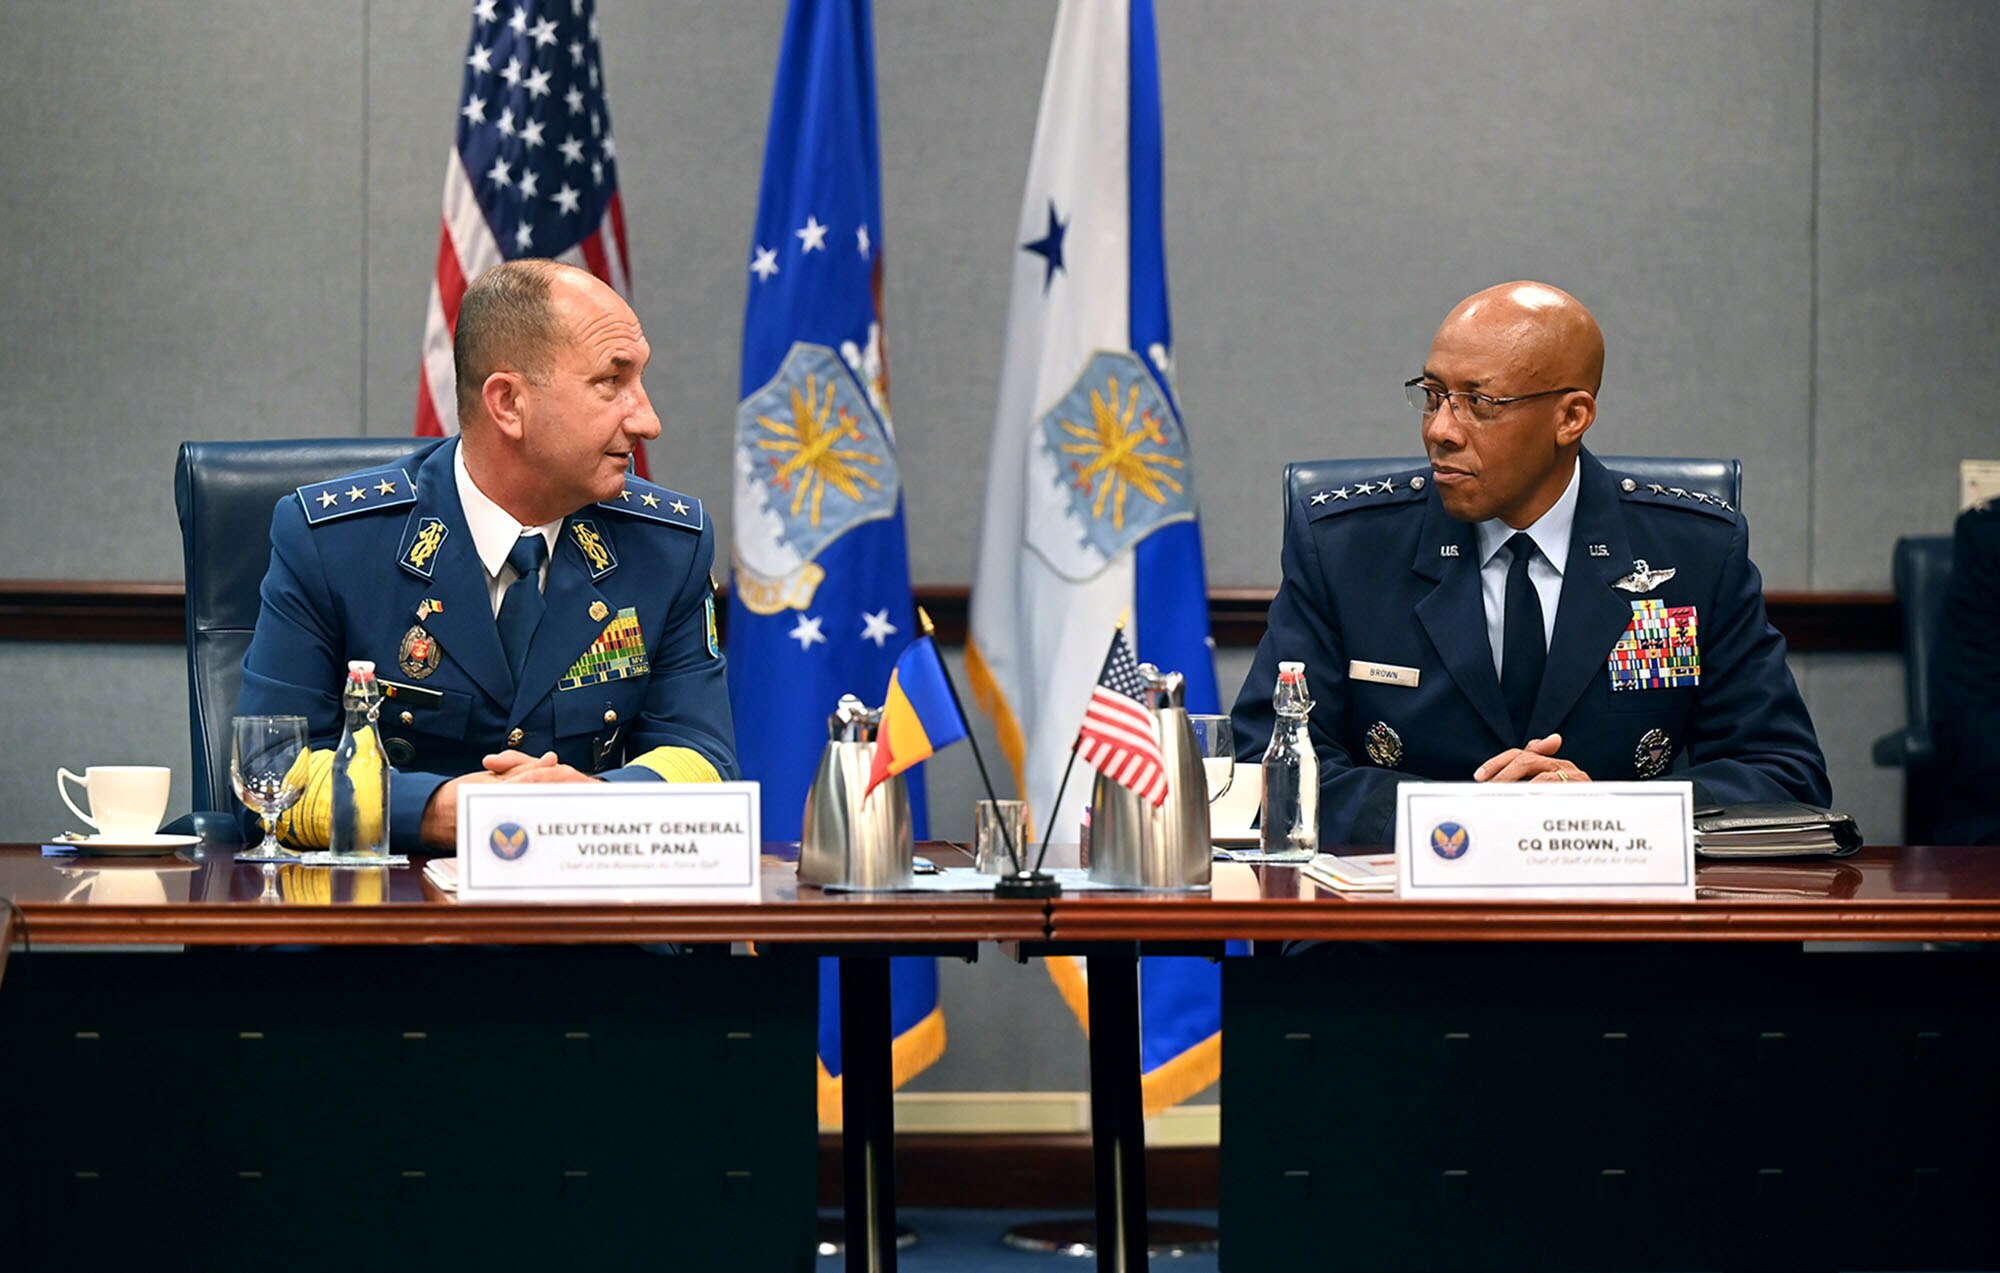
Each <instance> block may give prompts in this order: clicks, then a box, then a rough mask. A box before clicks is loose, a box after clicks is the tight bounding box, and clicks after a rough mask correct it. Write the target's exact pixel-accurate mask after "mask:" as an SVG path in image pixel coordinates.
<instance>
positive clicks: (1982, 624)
mask: <svg viewBox="0 0 2000 1273" xmlns="http://www.w3.org/2000/svg"><path fill="white" fill-rule="evenodd" d="M1932 668H1933V672H1932V675H1933V677H1934V678H1935V682H1934V684H1933V687H1932V689H1931V696H1932V701H1933V702H1934V703H1935V704H1936V707H1935V720H1936V725H1935V730H1934V733H1935V738H1936V743H1937V765H1938V809H1937V822H1936V824H1935V826H1934V828H1933V831H1932V834H1933V836H1934V837H1935V838H1936V840H1937V842H1938V843H1939V844H2000V789H1996V781H2000V501H1989V502H1987V503H1984V504H1979V505H1975V506H1974V507H1972V508H1968V509H1966V510H1965V511H1964V512H1963V513H1960V514H1959V515H1958V526H1957V529H1956V531H1955V532H1954V534H1953V536H1952V547H1951V585H1950V587H1949V588H1947V589H1946V591H1945V598H1944V609H1943V612H1942V614H1941V616H1940V620H1939V623H1938V635H1937V647H1936V654H1935V657H1934V659H1933V661H1932Z"/></svg>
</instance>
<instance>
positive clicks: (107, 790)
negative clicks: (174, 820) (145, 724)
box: [56, 765, 174, 840]
mask: <svg viewBox="0 0 2000 1273" xmlns="http://www.w3.org/2000/svg"><path fill="white" fill-rule="evenodd" d="M65 778H67V779H68V780H69V781H71V782H73V783H75V784H76V785H77V786H79V787H82V788H83V790H84V794H85V795H86V796H87V797H88V798H89V801H90V812H89V813H85V812H84V811H83V810H81V809H79V808H77V807H76V801H74V800H72V799H70V798H69V788H67V787H65V786H63V779H65ZM173 778H174V771H173V770H171V769H169V768H167V767H166V766H165V765H92V766H90V767H89V768H87V769H85V770H84V771H83V776H82V777H78V776H77V775H76V774H73V773H71V772H70V771H69V770H67V769H58V770H56V794H57V795H59V796H61V797H62V800H63V803H64V804H66V805H68V806H69V811H70V812H71V813H73V814H75V815H76V816H77V817H79V818H82V819H83V820H84V822H85V823H87V824H88V825H89V826H90V827H91V829H92V830H94V831H96V832H97V833H98V834H99V835H100V836H103V837H104V838H105V839H108V840H127V839H138V838H143V837H145V836H149V835H152V834H153V833H154V832H155V831H158V830H159V829H160V819H162V818H164V817H166V815H167V791H168V788H169V787H171V786H172V784H173Z"/></svg>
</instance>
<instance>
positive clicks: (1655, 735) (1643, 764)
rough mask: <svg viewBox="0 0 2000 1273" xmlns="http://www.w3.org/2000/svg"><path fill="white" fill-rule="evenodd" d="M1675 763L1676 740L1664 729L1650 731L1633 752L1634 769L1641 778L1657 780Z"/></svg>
mask: <svg viewBox="0 0 2000 1273" xmlns="http://www.w3.org/2000/svg"><path fill="white" fill-rule="evenodd" d="M1673 763H1674V740H1673V739H1671V738H1669V737H1668V736H1667V731H1666V730H1664V729H1649V730H1647V731H1646V732H1645V734H1644V735H1643V736H1642V737H1641V738H1640V739H1639V745H1638V746H1637V747H1636V748H1634V749H1633V751H1632V769H1633V771H1634V772H1636V773H1637V774H1638V775H1639V776H1640V777H1641V778H1657V777H1659V776H1660V775H1661V774H1663V773H1665V772H1667V766H1668V765H1671V764H1673Z"/></svg>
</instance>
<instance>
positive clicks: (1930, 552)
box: [1875, 535, 1952, 844]
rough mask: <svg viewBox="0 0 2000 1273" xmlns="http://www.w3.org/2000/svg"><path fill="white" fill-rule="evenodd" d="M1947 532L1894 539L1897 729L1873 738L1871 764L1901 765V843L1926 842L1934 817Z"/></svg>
mask: <svg viewBox="0 0 2000 1273" xmlns="http://www.w3.org/2000/svg"><path fill="white" fill-rule="evenodd" d="M1951 542H1952V541H1951V536H1950V535H1906V536H1904V537H1903V538H1901V539H1899V540H1897V541H1896V555H1895V580H1896V600H1897V601H1898V602H1900V603H1901V604H1902V608H1903V699H1904V710H1905V712H1906V715H1907V719H1906V723H1905V724H1904V725H1903V727H1902V728H1901V729H1897V730H1893V731H1891V732H1889V733H1887V734H1884V735H1882V736H1881V737H1880V738H1878V739H1876V740H1875V763H1876V764H1877V765H1880V766H1882V767H1884V768H1895V767H1898V766H1900V767H1901V768H1902V770H1903V843H1905V844H1929V843H1930V842H1931V832H1932V828H1933V826H1934V825H1935V823H1936V821H1937V748H1936V742H1935V740H1934V739H1933V738H1932V737H1931V722H1932V721H1933V720H1934V719H1935V718H1936V715H1937V713H1936V710H1935V708H1936V703H1935V700H1934V699H1933V698H1932V695H1931V685H1932V681H1933V680H1934V678H1935V676H1936V668H1935V666H1934V655H1935V654H1936V649H1935V647H1936V645H1937V631H1938V623H1939V621H1940V620H1941V619H1942V618H1943V617H1944V595H1945V593H1946V592H1947V591H1948V590H1949V589H1950V587H1951Z"/></svg>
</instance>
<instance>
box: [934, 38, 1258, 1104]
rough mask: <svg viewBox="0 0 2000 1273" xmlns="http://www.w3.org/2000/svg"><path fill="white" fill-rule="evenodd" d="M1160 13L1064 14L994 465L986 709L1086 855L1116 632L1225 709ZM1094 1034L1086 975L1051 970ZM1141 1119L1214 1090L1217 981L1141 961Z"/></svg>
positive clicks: (1191, 692) (973, 669) (1035, 793)
mask: <svg viewBox="0 0 2000 1273" xmlns="http://www.w3.org/2000/svg"><path fill="white" fill-rule="evenodd" d="M1160 158H1161V156H1160V89H1159V66H1158V57H1157V54H1156V52H1155V47H1154V34H1153V6H1152V3H1151V0H1102V2H1099V0H1091V2H1089V3H1079V2H1077V0H1063V4H1062V7H1061V9H1060V10H1059V11H1058V13H1057V15H1056V28H1055V36H1054V39H1053V41H1052V43H1051V46H1050V50H1049V65H1048V72H1047V75H1046V77H1045V78H1044V80H1043V82H1042V105H1041V114H1040V116H1039V118H1038V119H1037V120H1036V123H1035V144H1034V155H1033V157H1032V158H1031V159H1030V161H1029V164H1028V184H1027V190H1026V192H1025V193H1024V195H1023V197H1022V200H1021V219H1020V224H1019V230H1018V231H1017V233H1016V235H1015V242H1016V244H1017V249H1018V250H1017V251H1016V252H1015V253H1014V277H1013V296H1012V300H1011V302H1010V306H1009V310H1008V319H1007V343H1006V353H1005V361H1004V363H1003V366H1002V369H1001V373H1000V400H999V406H998V408H997V410H996V412H995V415H994V421H993V444H992V449H991V451H990V460H989V463H988V465H987V478H986V481H987V485H986V506H985V512H984V515H983V517H982V520H981V523H980V536H979V562H978V571H977V574H976V575H975V577H974V580H973V586H972V634H971V637H970V639H969V640H968V641H967V643H966V663H967V665H968V668H969V670H970V673H971V677H972V685H973V693H974V696H975V697H976V698H977V700H978V702H979V704H980V706H982V707H983V708H985V709H986V711H987V712H988V713H989V714H990V715H991V716H992V717H993V720H994V724H995V726H996V729H997V731H998V733H999V735H1000V744H1001V747H1002V749H1003V750H1005V751H1006V753H1007V757H1008V759H1009V760H1010V761H1011V762H1012V763H1013V766H1014V773H1015V777H1016V779H1017V780H1018V781H1019V783H1020V787H1021V790H1022V792H1023V793H1024V794H1025V795H1026V797H1027V799H1028V803H1029V809H1030V812H1031V816H1032V817H1033V819H1034V820H1035V824H1036V826H1037V828H1038V829H1041V828H1053V830H1054V836H1053V838H1054V839H1056V840H1058V841H1065V840H1074V839H1075V838H1076V828H1077V823H1078V818H1079V814H1080V809H1081V806H1082V804H1083V802H1084V801H1085V800H1087V799H1088V795H1089V791H1090V783H1088V782H1074V781H1073V782H1072V783H1071V784H1070V788H1069V795H1068V796H1067V797H1066V799H1065V801H1064V807H1063V808H1060V809H1058V808H1054V807H1053V802H1054V799H1055V792H1056V786H1057V783H1058V781H1059V780H1060V778H1061V776H1062V770H1063V765H1064V763H1065V762H1066V761H1067V760H1068V758H1069V749H1070V743H1071V741H1072V740H1073V739H1075V737H1076V735H1077V726H1078V723H1079V722H1080V721H1081V719H1082V717H1083V712H1084V709H1085V707H1086V705H1087V704H1088V703H1089V702H1090V694H1091V687H1092V684H1093V683H1094V681H1095V680H1096V678H1097V672H1098V668H1099V666H1100V664H1101V663H1102V661H1103V654H1104V643H1105V641H1106V640H1107V639H1108V637H1109V635H1110V633H1111V631H1112V630H1113V628H1114V626H1115V625H1116V624H1117V623H1118V620H1119V616H1120V615H1122V614H1125V613H1127V612H1128V611H1129V612H1130V615H1131V618H1130V621H1129V623H1128V631H1130V632H1131V633H1132V634H1133V636H1134V645H1135V646H1136V649H1137V653H1138V657H1139V658H1140V659H1142V660H1145V661H1146V662H1149V663H1153V664H1156V665H1158V666H1159V667H1160V668H1162V669H1165V670H1169V671H1176V672H1180V673H1181V674H1182V675H1184V676H1185V677H1186V678H1187V706H1188V710H1190V711H1195V712H1213V711H1216V710H1217V709H1218V702H1219V700H1218V697H1217V694H1216V685H1215V661H1214V657H1213V653H1212V651H1211V649H1210V647H1209V642H1208V584H1207V579H1206V576H1205V573H1204V571H1203V567H1202V555H1201V529H1200V524H1199V522H1198V520H1197V517H1198V512H1199V506H1198V505H1197V503H1196V500H1195V485H1194V470H1193V462H1192V457H1191V455H1190V453H1189V447H1188V436H1187V432H1186V430H1185V429H1184V428H1183V426H1182V423H1181V417H1180V409H1179V405H1178V403H1177V401H1176V399H1175V395H1174V386H1173V358H1172V349H1173V334H1172V323H1171V320H1170V317H1169V314H1168V305H1167V272H1166V252H1165V246H1164V243H1163V240H1162V232H1161V222H1160V168H1161V163H1160ZM1049 968H1050V973H1051V975H1053V976H1054V977H1055V978H1056V981H1057V984H1058V986H1059V987H1061V988H1062V989H1063V991H1064V994H1065V997H1066V998H1068V999H1069V1002H1070V1006H1071V1007H1072V1008H1075V1009H1077V1010H1078V1012H1079V1017H1081V1016H1082V1008H1083V980H1082V970H1081V968H1080V967H1079V966H1078V965H1077V964H1076V962H1075V961H1072V960H1064V959H1053V960H1050V961H1049ZM1140 993H1141V1011H1142V1028H1143V1029H1144V1031H1145V1035H1146V1047H1145V1053H1146V1060H1145V1093H1146V1107H1147V1109H1148V1110H1149V1111H1152V1110H1156V1109H1160V1108H1164V1107H1165V1106H1167V1105H1170V1104H1172V1103H1173V1102H1175V1101H1177V1100H1180V1099H1182V1098H1184V1097H1186V1096H1189V1095H1192V1094H1193V1093H1194V1092H1196V1091H1198V1090H1200V1089H1201V1088H1202V1087H1204V1086H1206V1085H1207V1084H1208V1083H1209V1082H1211V1081H1213V1079H1214V1078H1215V1075H1216V1073H1217V1072H1218V1071H1219V1067H1220V1057H1221V1044H1220V1036H1219V1031H1220V1027H1221V1008H1220V1005H1221V977H1220V974H1219V970H1218V969H1217V967H1216V966H1215V965H1213V964H1211V963H1207V962H1205V961H1200V960H1185V959H1174V960H1163V959H1148V960H1146V961H1145V964H1144V967H1143V970H1142V972H1141V981H1140Z"/></svg>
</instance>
